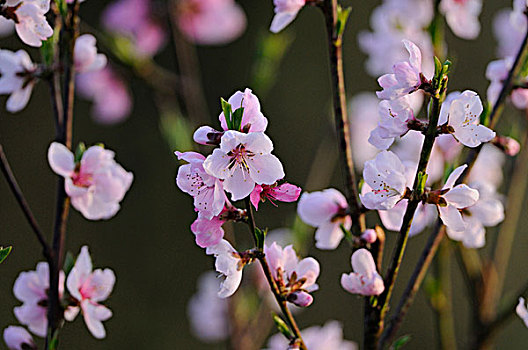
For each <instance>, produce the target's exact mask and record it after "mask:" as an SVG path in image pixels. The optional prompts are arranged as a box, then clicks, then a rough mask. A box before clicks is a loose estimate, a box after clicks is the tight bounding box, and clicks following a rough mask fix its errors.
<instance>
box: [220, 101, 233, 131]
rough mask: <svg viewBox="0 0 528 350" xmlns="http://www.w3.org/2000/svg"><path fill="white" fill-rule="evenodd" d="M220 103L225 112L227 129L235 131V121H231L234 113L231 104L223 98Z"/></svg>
mask: <svg viewBox="0 0 528 350" xmlns="http://www.w3.org/2000/svg"><path fill="white" fill-rule="evenodd" d="M220 103H221V104H222V111H223V112H224V117H225V120H226V124H227V128H228V129H229V130H233V120H232V119H231V113H232V109H231V105H230V104H229V102H227V101H226V100H224V99H223V98H220Z"/></svg>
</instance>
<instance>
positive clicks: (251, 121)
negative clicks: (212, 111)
mask: <svg viewBox="0 0 528 350" xmlns="http://www.w3.org/2000/svg"><path fill="white" fill-rule="evenodd" d="M227 102H228V103H229V104H230V105H231V108H232V110H233V112H234V111H235V110H237V109H239V108H244V113H243V114H242V122H241V123H240V130H237V131H245V132H264V131H266V127H267V126H268V119H267V118H266V117H265V116H264V114H262V112H261V111H260V102H259V99H258V97H257V96H256V95H254V94H253V92H252V91H251V89H247V88H246V89H245V90H244V92H242V91H237V92H235V93H234V94H233V95H232V96H231V97H230V98H229V100H227ZM218 119H220V124H221V125H222V129H224V130H227V129H228V128H227V122H226V117H225V115H224V112H222V113H220V116H219V117H218Z"/></svg>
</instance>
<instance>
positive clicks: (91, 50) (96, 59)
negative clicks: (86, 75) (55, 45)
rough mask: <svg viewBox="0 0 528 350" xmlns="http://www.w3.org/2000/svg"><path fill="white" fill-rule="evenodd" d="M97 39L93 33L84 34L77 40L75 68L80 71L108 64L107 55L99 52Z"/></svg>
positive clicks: (97, 68)
mask: <svg viewBox="0 0 528 350" xmlns="http://www.w3.org/2000/svg"><path fill="white" fill-rule="evenodd" d="M96 43H97V39H95V37H94V36H93V35H91V34H84V35H81V36H79V37H78V38H77V40H76V41H75V49H74V61H75V70H76V71H77V72H79V73H83V72H89V71H94V70H99V69H103V68H104V67H105V66H106V56H105V55H103V54H102V53H99V54H98V53H97V46H96Z"/></svg>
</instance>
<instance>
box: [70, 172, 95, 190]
mask: <svg viewBox="0 0 528 350" xmlns="http://www.w3.org/2000/svg"><path fill="white" fill-rule="evenodd" d="M72 181H73V184H74V185H75V186H77V187H84V188H87V187H90V186H91V185H92V184H93V176H92V174H84V173H81V172H77V173H75V174H74V175H73V176H72Z"/></svg>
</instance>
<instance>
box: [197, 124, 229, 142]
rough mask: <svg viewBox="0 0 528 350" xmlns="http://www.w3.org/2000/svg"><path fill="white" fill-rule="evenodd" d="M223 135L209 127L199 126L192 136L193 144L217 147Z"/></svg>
mask: <svg viewBox="0 0 528 350" xmlns="http://www.w3.org/2000/svg"><path fill="white" fill-rule="evenodd" d="M223 134H224V133H223V132H222V131H218V130H216V129H213V128H211V127H210V126H207V125H204V126H200V127H199V128H198V129H196V131H195V132H194V134H193V140H194V142H196V143H198V144H200V145H208V146H218V145H219V144H220V139H221V138H222V135H223Z"/></svg>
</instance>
